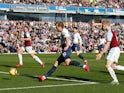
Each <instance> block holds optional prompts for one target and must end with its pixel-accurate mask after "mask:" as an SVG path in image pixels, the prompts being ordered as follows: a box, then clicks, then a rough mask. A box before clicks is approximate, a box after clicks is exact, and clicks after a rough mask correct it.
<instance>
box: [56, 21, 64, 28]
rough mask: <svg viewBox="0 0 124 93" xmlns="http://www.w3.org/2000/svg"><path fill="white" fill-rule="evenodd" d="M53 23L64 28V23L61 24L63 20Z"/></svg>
mask: <svg viewBox="0 0 124 93" xmlns="http://www.w3.org/2000/svg"><path fill="white" fill-rule="evenodd" d="M55 25H58V26H59V27H62V28H64V24H63V22H56V23H55Z"/></svg>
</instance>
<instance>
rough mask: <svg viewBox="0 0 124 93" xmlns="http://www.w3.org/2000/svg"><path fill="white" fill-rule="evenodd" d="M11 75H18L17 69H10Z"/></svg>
mask: <svg viewBox="0 0 124 93" xmlns="http://www.w3.org/2000/svg"><path fill="white" fill-rule="evenodd" d="M9 74H10V75H12V76H15V75H17V69H16V68H10V70H9Z"/></svg>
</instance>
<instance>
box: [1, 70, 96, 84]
mask: <svg viewBox="0 0 124 93" xmlns="http://www.w3.org/2000/svg"><path fill="white" fill-rule="evenodd" d="M0 73H3V74H9V72H3V71H0ZM17 75H19V74H17ZM48 79H54V80H62V81H69V82H80V83H88V84H98V82H91V81H83V80H71V79H64V78H55V77H48Z"/></svg>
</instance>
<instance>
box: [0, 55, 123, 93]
mask: <svg viewBox="0 0 124 93" xmlns="http://www.w3.org/2000/svg"><path fill="white" fill-rule="evenodd" d="M37 55H38V54H37ZM83 55H84V56H85V57H86V58H87V59H88V61H89V66H90V72H89V73H87V72H85V71H84V70H83V69H81V68H78V67H74V66H67V67H65V66H63V64H61V65H60V66H59V67H58V69H57V70H56V72H55V73H54V74H53V75H52V76H51V77H55V78H64V79H69V80H83V81H90V82H98V83H99V84H83V83H81V82H70V81H63V80H54V79H48V80H46V81H44V82H39V81H38V79H37V78H33V77H31V76H25V75H24V76H11V75H8V74H3V73H0V93H34V92H36V93H39V92H42V93H76V92H77V93H123V91H124V88H123V87H124V72H123V71H116V75H117V77H118V79H119V81H120V85H111V84H110V82H111V81H112V79H111V77H110V75H109V74H108V72H107V70H106V69H105V67H104V65H105V57H104V56H103V57H102V59H101V60H100V61H96V60H95V56H96V54H92V53H87V54H83ZM38 56H39V57H40V58H41V59H42V60H43V61H44V62H45V68H44V69H42V68H41V66H40V65H39V64H38V63H37V62H36V61H35V60H33V59H32V58H31V57H30V56H29V55H25V54H24V55H23V60H24V66H23V67H21V68H17V70H18V73H20V74H27V75H34V76H35V75H43V74H45V73H47V71H48V70H49V69H50V68H51V67H52V65H53V63H54V61H55V60H56V59H57V57H58V56H59V55H58V54H39V55H38ZM123 56H124V54H121V56H120V59H119V64H120V65H124V63H123ZM71 58H72V59H73V60H78V61H79V62H81V63H83V62H82V60H81V59H79V58H78V57H76V55H75V54H72V56H71ZM17 63H18V56H17V54H10V55H9V54H6V55H4V54H1V55H0V71H3V72H8V71H9V69H10V68H11V67H15V65H16V64H17ZM66 84H69V85H66ZM70 84H72V85H73V84H77V85H73V86H71V85H70ZM78 84H79V85H78ZM80 84H81V85H80ZM51 85H52V86H51ZM55 85H59V86H55ZM61 85H65V86H61ZM32 86H33V87H34V86H35V87H36V86H37V87H38V86H39V88H29V89H28V88H26V89H15V90H11V89H10V90H1V89H3V88H20V87H21V88H22V87H23V88H24V87H32ZM46 86H47V87H46ZM48 86H51V87H48Z"/></svg>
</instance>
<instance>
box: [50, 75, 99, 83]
mask: <svg viewBox="0 0 124 93" xmlns="http://www.w3.org/2000/svg"><path fill="white" fill-rule="evenodd" d="M48 79H55V80H63V81H71V82H82V83H89V84H90V83H94V84H98V82H91V81H83V80H71V79H64V78H55V77H48Z"/></svg>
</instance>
